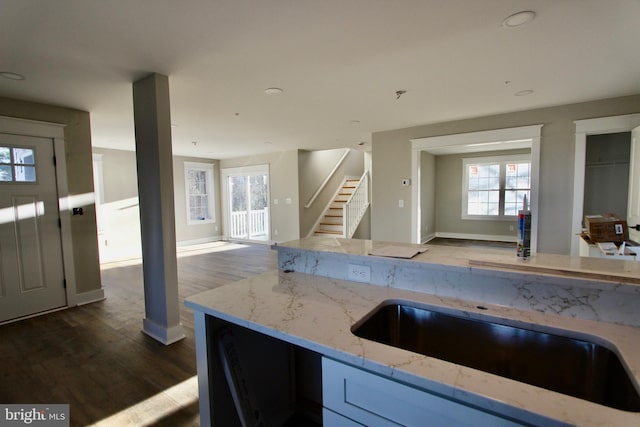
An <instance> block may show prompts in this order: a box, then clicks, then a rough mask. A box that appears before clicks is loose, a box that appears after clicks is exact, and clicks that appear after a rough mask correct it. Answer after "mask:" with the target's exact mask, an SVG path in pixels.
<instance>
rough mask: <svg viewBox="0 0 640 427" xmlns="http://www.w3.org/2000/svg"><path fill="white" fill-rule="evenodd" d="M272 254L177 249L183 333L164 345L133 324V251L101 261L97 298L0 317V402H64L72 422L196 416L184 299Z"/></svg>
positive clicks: (138, 304) (193, 421)
mask: <svg viewBox="0 0 640 427" xmlns="http://www.w3.org/2000/svg"><path fill="white" fill-rule="evenodd" d="M220 249H227V250H220ZM276 257H277V256H276V253H275V251H272V250H271V249H270V248H269V246H267V245H250V246H248V245H234V244H226V246H224V247H221V246H220V245H215V244H214V245H203V246H196V247H190V248H188V249H184V248H182V249H180V250H179V255H178V278H179V279H178V280H179V294H180V300H181V310H180V318H181V322H182V324H183V326H184V329H185V333H186V336H187V337H186V338H185V339H184V340H182V341H180V342H177V343H175V344H172V345H170V346H164V345H162V344H160V343H158V342H156V341H155V340H153V339H151V338H149V337H147V336H146V335H144V334H143V333H142V332H140V329H141V326H142V319H143V317H144V303H143V292H142V289H143V285H142V266H141V265H140V263H139V261H132V262H121V263H113V264H109V265H104V266H103V268H102V284H103V287H104V289H105V294H106V296H107V299H106V300H105V301H102V302H98V303H94V304H89V305H85V306H82V307H75V308H71V309H68V310H64V311H59V312H55V313H50V314H47V315H43V316H39V317H35V318H32V319H26V320H22V321H19V322H15V323H11V324H6V325H2V326H0V403H42V404H46V403H68V404H70V409H71V425H72V426H85V425H91V424H94V423H98V424H99V425H107V426H115V425H117V426H121V425H131V426H137V425H158V426H160V425H162V426H165V425H166V426H197V425H199V420H198V402H197V387H196V383H195V380H194V376H195V375H196V362H195V342H194V336H193V317H192V312H191V311H190V310H189V309H187V308H186V307H185V306H184V305H183V304H182V301H183V300H184V298H186V297H188V296H190V295H194V294H196V293H199V292H201V291H204V290H207V289H212V288H215V287H218V286H221V285H224V284H227V283H231V282H234V281H237V280H240V279H243V278H245V277H248V276H251V275H254V274H259V273H262V272H265V271H267V270H270V269H274V268H276Z"/></svg>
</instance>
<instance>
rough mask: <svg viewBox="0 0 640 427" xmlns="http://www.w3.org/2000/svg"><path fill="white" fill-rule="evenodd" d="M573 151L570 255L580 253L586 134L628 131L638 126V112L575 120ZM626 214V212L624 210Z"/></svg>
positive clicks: (639, 124) (639, 116) (639, 123)
mask: <svg viewBox="0 0 640 427" xmlns="http://www.w3.org/2000/svg"><path fill="white" fill-rule="evenodd" d="M573 123H575V125H576V132H575V152H574V157H573V158H574V166H573V209H572V210H573V212H572V220H571V255H573V256H578V255H579V254H580V234H581V233H582V214H583V212H582V211H583V205H584V176H585V169H586V168H585V161H586V156H587V135H599V134H606V133H618V132H630V131H631V130H633V129H634V128H636V127H638V126H640V114H625V115H622V116H608V117H598V118H595V119H586V120H575V121H574V122H573ZM625 214H626V212H625Z"/></svg>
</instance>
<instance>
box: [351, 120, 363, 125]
mask: <svg viewBox="0 0 640 427" xmlns="http://www.w3.org/2000/svg"><path fill="white" fill-rule="evenodd" d="M349 123H351V124H352V125H357V124H360V120H351V121H350V122H349Z"/></svg>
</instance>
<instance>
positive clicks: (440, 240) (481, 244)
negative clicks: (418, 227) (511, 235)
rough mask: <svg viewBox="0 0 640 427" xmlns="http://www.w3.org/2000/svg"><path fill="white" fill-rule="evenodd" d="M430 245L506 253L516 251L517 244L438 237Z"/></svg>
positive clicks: (430, 241)
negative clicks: (502, 250) (488, 249)
mask: <svg viewBox="0 0 640 427" xmlns="http://www.w3.org/2000/svg"><path fill="white" fill-rule="evenodd" d="M429 244H430V245H440V246H457V247H464V248H474V249H482V248H491V249H504V250H506V251H514V252H515V250H516V244H515V243H513V242H494V241H489V240H470V239H447V238H444V237H436V238H434V239H432V240H429Z"/></svg>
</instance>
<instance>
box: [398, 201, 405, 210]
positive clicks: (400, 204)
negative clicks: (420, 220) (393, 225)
mask: <svg viewBox="0 0 640 427" xmlns="http://www.w3.org/2000/svg"><path fill="white" fill-rule="evenodd" d="M398 207H399V208H404V200H402V199H400V200H398Z"/></svg>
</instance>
